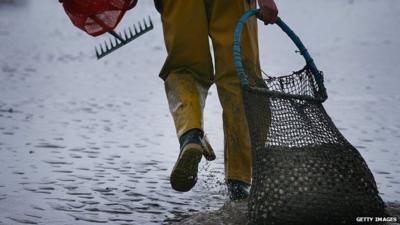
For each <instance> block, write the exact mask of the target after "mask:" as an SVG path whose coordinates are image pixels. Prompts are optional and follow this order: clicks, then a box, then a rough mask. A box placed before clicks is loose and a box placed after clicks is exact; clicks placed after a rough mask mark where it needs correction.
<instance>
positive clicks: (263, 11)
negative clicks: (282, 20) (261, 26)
mask: <svg viewBox="0 0 400 225" xmlns="http://www.w3.org/2000/svg"><path fill="white" fill-rule="evenodd" d="M258 5H259V7H260V13H259V14H258V16H257V17H258V18H259V19H260V20H262V21H264V23H265V25H267V24H272V23H275V22H276V20H277V19H278V7H276V4H275V2H274V0H258Z"/></svg>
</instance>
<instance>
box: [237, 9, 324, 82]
mask: <svg viewBox="0 0 400 225" xmlns="http://www.w3.org/2000/svg"><path fill="white" fill-rule="evenodd" d="M259 11H260V10H259V9H252V10H249V11H247V12H246V13H245V14H243V16H242V17H241V18H240V19H239V22H238V24H237V26H236V30H235V34H234V41H233V57H234V62H235V66H236V70H237V73H238V76H239V79H240V84H241V86H242V87H243V88H248V87H249V81H248V76H247V74H246V71H245V69H244V66H243V63H242V55H241V47H240V36H241V33H242V29H243V27H244V25H245V24H246V22H247V21H248V20H249V18H250V17H252V16H255V15H257V14H258V13H259ZM276 25H278V26H279V27H280V28H281V29H282V31H284V32H285V33H286V34H287V35H288V36H289V38H290V39H291V40H292V41H293V42H294V44H295V45H296V46H297V48H298V49H299V52H300V53H301V55H302V56H303V57H304V59H305V61H306V63H307V66H308V67H309V68H310V70H311V72H312V73H313V74H314V75H315V76H316V79H317V82H319V83H321V84H322V83H323V77H322V75H321V74H320V72H319V70H318V69H317V66H316V65H315V63H314V60H313V59H312V57H311V55H310V54H309V52H308V51H307V49H306V47H305V46H304V44H303V43H302V42H301V40H300V38H299V37H298V36H297V35H296V34H295V33H294V32H293V30H292V29H290V27H289V26H288V25H286V24H285V23H284V22H283V21H282V19H281V18H279V17H278V20H277V21H276ZM319 86H320V87H323V85H319Z"/></svg>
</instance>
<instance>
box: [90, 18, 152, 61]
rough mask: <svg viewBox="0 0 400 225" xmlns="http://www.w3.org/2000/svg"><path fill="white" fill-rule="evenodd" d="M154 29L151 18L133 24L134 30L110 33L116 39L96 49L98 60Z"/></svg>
mask: <svg viewBox="0 0 400 225" xmlns="http://www.w3.org/2000/svg"><path fill="white" fill-rule="evenodd" d="M152 29H153V22H152V21H151V18H150V17H149V18H148V20H147V21H146V19H144V20H143V22H141V21H139V22H138V23H137V24H133V28H132V27H128V29H125V30H124V31H123V32H122V33H121V32H118V33H116V32H115V31H110V32H109V33H110V34H111V35H112V36H114V37H115V39H110V40H108V41H106V42H104V44H100V46H99V48H95V51H96V56H97V59H101V58H103V57H104V56H106V55H108V54H110V53H111V52H113V51H115V50H117V49H118V48H120V47H122V46H124V45H126V44H127V43H129V42H131V41H133V40H135V39H136V38H138V37H140V36H141V35H143V34H144V33H146V32H148V31H150V30H152Z"/></svg>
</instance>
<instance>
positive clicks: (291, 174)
mask: <svg viewBox="0 0 400 225" xmlns="http://www.w3.org/2000/svg"><path fill="white" fill-rule="evenodd" d="M256 13H257V10H251V11H249V12H247V13H246V14H245V15H243V17H242V18H241V20H240V22H239V24H238V26H237V29H236V32H235V42H234V57H235V64H236V67H237V71H238V75H239V78H240V80H241V85H242V89H243V91H242V92H243V98H244V102H245V108H246V118H247V122H248V125H249V131H250V136H251V144H252V152H253V183H252V187H251V193H250V198H249V212H248V217H249V221H250V222H249V224H250V225H263V224H268V225H273V224H274V225H280V224H282V225H292V224H309V225H338V224H359V223H357V221H356V218H357V217H362V216H371V217H373V216H382V215H383V214H384V213H383V210H384V204H383V201H382V199H381V198H380V197H379V194H378V190H377V186H376V183H375V180H374V177H373V175H372V173H371V171H370V170H369V168H368V166H367V164H366V162H365V161H364V159H363V158H362V156H361V155H360V153H359V152H358V151H357V149H355V148H354V147H353V146H352V145H351V144H350V143H349V142H348V141H347V140H346V139H345V138H344V137H343V135H342V134H341V133H340V132H339V130H338V129H337V128H336V126H335V124H334V123H333V122H332V120H331V118H330V117H329V115H328V114H327V113H326V111H325V109H324V107H323V105H322V103H323V102H324V101H325V100H326V99H327V95H326V90H325V87H324V84H323V74H322V72H320V71H319V70H318V69H317V68H316V66H315V64H314V63H313V60H312V58H311V56H310V55H309V53H308V52H307V50H306V49H305V47H304V46H303V44H302V43H301V41H300V39H298V37H297V36H296V35H295V34H294V33H293V31H291V30H290V28H289V27H287V25H286V24H284V23H283V22H282V20H280V19H278V21H277V25H279V26H280V27H281V28H282V30H283V31H285V32H286V33H287V34H288V35H289V37H291V38H292V40H293V41H294V42H295V44H296V45H297V47H298V48H299V50H300V52H301V53H302V55H303V56H304V58H305V59H306V62H307V65H306V66H305V67H304V68H303V69H301V70H300V71H297V72H294V73H293V74H291V75H288V76H281V77H267V78H265V79H261V78H260V79H257V78H255V76H250V75H249V76H248V75H247V74H246V71H245V69H244V67H243V64H242V62H241V55H240V54H241V53H240V32H241V29H242V27H243V26H244V24H245V22H246V21H247V19H248V18H249V17H251V16H253V15H255V14H256ZM248 77H249V79H248ZM249 80H250V81H249Z"/></svg>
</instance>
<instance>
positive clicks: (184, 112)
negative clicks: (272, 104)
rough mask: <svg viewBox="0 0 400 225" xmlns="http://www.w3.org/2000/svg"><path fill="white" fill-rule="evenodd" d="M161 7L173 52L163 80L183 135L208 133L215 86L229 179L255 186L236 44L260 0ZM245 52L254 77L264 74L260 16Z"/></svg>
mask: <svg viewBox="0 0 400 225" xmlns="http://www.w3.org/2000/svg"><path fill="white" fill-rule="evenodd" d="M250 2H251V3H250ZM158 3H159V6H161V11H162V12H161V18H162V23H163V29H164V38H165V45H166V48H167V52H168V57H167V59H166V62H165V64H164V66H163V68H162V70H161V72H160V77H161V78H163V79H164V80H165V90H166V94H167V98H168V102H169V107H170V111H171V113H172V116H173V118H174V122H175V126H176V131H177V135H178V137H179V136H181V135H182V134H184V133H185V132H186V131H188V130H190V129H193V128H199V129H201V130H203V108H204V105H205V100H206V97H207V93H208V89H209V87H210V86H211V85H212V84H213V83H215V84H216V85H217V90H218V96H219V100H220V102H221V105H222V108H223V124H224V135H225V174H226V178H227V179H234V180H239V181H243V182H246V183H250V182H251V146H250V136H249V132H248V127H247V121H246V117H245V111H244V105H243V99H242V93H241V89H240V83H239V79H238V77H237V73H236V69H235V66H234V63H233V54H232V44H233V33H234V29H235V26H236V23H237V22H238V20H239V18H240V16H241V15H242V14H243V13H244V12H246V11H247V10H249V9H252V8H254V7H255V1H249V0H159V1H158ZM209 37H210V38H211V41H212V46H213V53H214V58H215V73H214V67H213V62H212V57H211V49H210V45H209ZM242 52H243V53H242V55H243V57H244V63H245V67H246V68H247V69H248V70H249V75H250V74H252V75H254V76H261V74H260V66H259V59H258V40H257V21H256V18H253V19H252V20H251V21H249V22H248V23H247V25H246V27H245V28H244V29H243V32H242Z"/></svg>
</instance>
